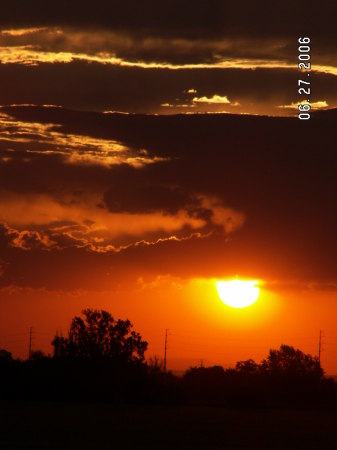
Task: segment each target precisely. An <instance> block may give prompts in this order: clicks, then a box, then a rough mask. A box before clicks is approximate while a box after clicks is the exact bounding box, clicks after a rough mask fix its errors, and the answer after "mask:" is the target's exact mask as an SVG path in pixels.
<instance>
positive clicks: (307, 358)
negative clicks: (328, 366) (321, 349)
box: [261, 345, 324, 379]
mask: <svg viewBox="0 0 337 450" xmlns="http://www.w3.org/2000/svg"><path fill="white" fill-rule="evenodd" d="M261 367H262V370H263V371H264V372H265V373H268V374H270V375H275V376H284V375H287V376H296V377H310V378H312V379H320V378H321V377H322V376H323V373H324V372H323V370H322V368H321V366H320V363H319V360H318V358H316V357H312V356H311V355H309V354H305V353H303V352H302V351H301V350H298V349H295V348H294V347H292V346H289V345H281V347H280V349H279V350H269V355H268V357H267V359H264V360H263V361H262V363H261Z"/></svg>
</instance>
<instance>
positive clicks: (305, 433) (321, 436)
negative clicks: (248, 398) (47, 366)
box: [0, 402, 337, 450]
mask: <svg viewBox="0 0 337 450" xmlns="http://www.w3.org/2000/svg"><path fill="white" fill-rule="evenodd" d="M0 449H1V450H17V449H31V450H33V449H34V450H35V449H46V450H49V449H53V450H63V449H67V450H68V449H69V450H70V449H71V450H74V449H81V450H82V449H97V450H101V449H102V450H103V449H104V450H105V449H121V450H122V449H134V450H137V449H142V450H147V449H148V450H152V449H153V450H161V449H165V450H176V449H178V450H180V449H186V450H187V449H188V450H190V449H191V450H193V449H194V450H199V449H202V450H213V449H214V450H215V449H233V450H236V449H246V450H253V449H254V450H264V449H268V450H281V449H282V450H290V449H291V450H292V449H296V450H302V449H303V450H311V449H315V450H330V449H331V450H336V449H337V413H336V412H329V411H320V412H319V411H298V410H297V411H286V410H273V411H253V410H229V409H224V408H215V407H214V408H211V407H187V406H182V407H157V406H111V405H106V404H104V405H101V404H86V403H84V404H64V403H21V402H20V403H19V402H17V403H2V404H0Z"/></svg>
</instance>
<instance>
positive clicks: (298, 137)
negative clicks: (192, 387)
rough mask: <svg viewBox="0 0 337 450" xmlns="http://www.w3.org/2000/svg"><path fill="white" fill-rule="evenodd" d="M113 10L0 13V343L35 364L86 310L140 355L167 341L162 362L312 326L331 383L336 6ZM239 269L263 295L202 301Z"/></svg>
mask: <svg viewBox="0 0 337 450" xmlns="http://www.w3.org/2000/svg"><path fill="white" fill-rule="evenodd" d="M117 3H118V5H117V4H116V2H110V1H107V0H102V2H100V4H101V8H100V7H98V5H96V6H97V7H95V8H92V7H91V6H90V7H88V4H87V3H85V2H77V1H75V0H74V1H73V2H71V5H70V3H69V4H68V3H67V4H66V3H65V2H61V3H60V2H55V1H53V0H51V1H50V2H47V3H46V5H45V8H41V2H38V1H37V0H32V1H30V2H29V5H28V6H27V5H24V4H23V3H22V2H20V1H19V0H12V1H11V2H10V3H8V2H7V3H6V4H4V5H3V7H2V12H1V16H0V85H1V90H0V348H6V349H8V350H9V351H12V352H13V355H14V356H19V357H26V356H27V354H28V338H29V328H30V327H31V326H33V327H34V328H33V330H34V334H33V338H34V339H33V348H35V349H42V350H44V351H46V352H49V351H51V348H50V342H51V340H52V338H53V336H54V334H55V332H56V331H58V332H60V331H61V330H62V332H63V333H66V332H67V330H68V327H69V325H70V321H71V318H72V317H73V316H75V315H78V314H80V311H81V310H82V309H83V308H87V307H88V308H98V309H107V310H108V311H110V312H111V314H112V315H113V316H114V317H120V318H123V319H124V318H129V319H130V320H131V322H132V323H133V324H134V327H135V329H136V330H137V331H139V332H140V333H141V335H142V336H143V337H144V338H145V339H146V340H147V341H148V342H149V350H148V352H147V356H148V357H150V356H153V355H157V356H159V357H162V356H163V346H164V335H165V329H169V347H168V367H169V368H171V369H179V368H180V369H181V368H186V367H188V366H189V365H191V364H200V361H201V360H203V363H204V364H206V365H207V364H222V365H224V366H226V367H228V366H233V365H234V364H235V362H236V361H238V360H242V359H247V358H254V359H255V360H256V361H257V362H259V361H260V360H261V359H262V358H263V357H266V356H267V353H268V350H269V349H270V348H275V347H278V346H279V345H281V344H283V343H284V344H289V345H293V346H295V347H299V348H300V349H301V350H302V351H304V352H308V353H311V354H317V352H318V338H319V333H320V330H323V332H324V338H323V353H322V364H323V367H324V369H325V370H326V371H327V372H328V373H331V374H337V332H335V331H334V329H335V324H334V317H335V316H336V312H337V311H336V309H337V302H336V293H337V266H336V254H337V235H336V229H337V210H336V203H337V202H336V200H337V199H336V173H337V157H336V155H337V153H336V150H335V141H336V136H335V129H336V122H337V110H336V106H337V45H336V43H337V36H336V27H335V23H334V20H335V17H336V14H337V6H336V5H337V4H336V5H335V4H333V2H330V4H329V10H328V9H324V8H321V5H320V4H317V6H312V7H311V8H304V9H303V7H302V5H300V4H297V3H296V2H293V1H291V0H285V1H283V2H282V4H280V5H278V9H277V15H276V14H275V12H276V10H275V6H273V5H272V3H270V2H263V3H264V6H263V14H261V10H259V8H258V7H257V6H256V5H255V3H254V5H253V6H252V3H251V2H248V1H245V0H242V1H241V2H219V1H217V0H209V1H208V2H202V1H199V0H196V1H195V2H194V6H193V8H191V3H190V2H187V1H184V0H181V1H179V2H165V1H163V2H161V3H160V8H158V5H159V3H158V1H157V0H147V1H145V2H133V1H125V2H117ZM65 5H66V7H65ZM130 12H132V15H130ZM290 12H292V13H291V14H290ZM276 16H277V20H276V19H275V17H276ZM131 17H132V20H131ZM299 17H301V18H302V19H301V20H300V21H299V19H298V18H299ZM309 35H310V49H309V50H308V51H309V52H310V61H311V62H312V67H311V69H310V73H308V74H306V76H307V77H308V78H306V79H309V77H310V80H312V84H311V88H312V89H311V91H310V99H309V100H310V104H311V113H312V115H311V119H310V120H307V121H300V120H298V118H297V112H298V111H297V108H298V103H299V102H302V101H306V102H308V99H306V98H304V97H303V96H302V97H301V95H300V93H299V92H298V90H297V88H298V80H299V78H300V77H303V76H304V75H303V72H300V71H299V69H298V52H299V49H298V45H299V42H298V38H299V36H309ZM306 83H308V82H306ZM236 275H239V276H241V277H242V278H247V279H253V280H254V279H259V280H260V282H261V295H260V299H259V300H258V302H257V303H256V304H254V305H253V306H251V307H249V308H247V309H244V310H233V309H230V308H229V307H227V306H225V305H224V304H223V303H222V302H221V300H220V299H219V297H218V295H217V293H216V289H215V280H216V279H228V278H231V277H235V276H236Z"/></svg>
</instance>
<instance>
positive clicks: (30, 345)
mask: <svg viewBox="0 0 337 450" xmlns="http://www.w3.org/2000/svg"><path fill="white" fill-rule="evenodd" d="M32 342H33V327H30V328H29V353H28V359H30V358H31V356H32Z"/></svg>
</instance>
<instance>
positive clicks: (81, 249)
mask: <svg viewBox="0 0 337 450" xmlns="http://www.w3.org/2000/svg"><path fill="white" fill-rule="evenodd" d="M3 111H6V112H7V113H9V112H10V113H11V115H12V116H13V117H14V118H16V119H17V120H18V121H21V122H27V123H28V122H31V123H45V124H46V123H53V124H55V126H57V127H56V129H58V130H59V132H62V133H64V134H65V135H66V134H69V135H71V134H77V135H83V136H91V137H97V136H100V138H101V139H112V140H116V141H119V142H120V143H121V144H123V145H125V146H131V147H132V148H136V149H141V148H146V149H147V150H148V152H149V154H150V155H151V157H155V156H157V157H164V158H166V159H165V160H163V161H161V162H158V163H155V164H149V165H145V166H143V167H140V168H135V167H132V166H128V165H125V164H122V165H116V166H111V167H107V166H96V165H94V164H83V163H82V162H81V161H78V162H77V163H75V164H68V163H67V162H66V161H65V160H64V159H62V158H61V157H60V156H58V155H56V156H55V155H53V154H48V153H46V154H43V155H41V154H40V155H38V156H37V157H36V158H34V159H33V160H32V161H31V162H30V163H29V164H27V162H25V161H24V156H25V153H24V150H23V149H21V150H20V151H19V152H18V154H16V153H15V157H14V158H13V159H12V160H11V161H5V162H2V163H1V164H0V169H1V171H2V176H1V188H2V189H3V190H4V192H5V193H4V194H3V195H2V197H1V202H2V203H1V204H2V207H3V208H4V207H6V205H7V203H6V196H7V200H8V199H9V201H10V202H11V204H12V205H15V204H17V206H18V208H19V207H20V203H18V201H19V199H20V198H22V200H21V201H22V202H24V201H25V199H27V198H28V200H29V201H28V204H29V205H30V207H29V208H27V211H24V214H23V213H22V212H21V213H20V215H19V216H18V217H19V219H20V218H21V217H24V216H25V215H28V216H27V217H28V218H27V219H26V220H25V221H24V222H22V223H21V225H20V224H17V225H15V224H14V223H13V224H9V226H10V228H11V229H12V230H15V231H11V232H8V228H4V231H3V235H2V253H1V254H2V260H3V261H4V265H3V269H2V270H3V271H4V274H3V276H2V278H1V282H2V283H3V285H6V284H11V283H14V284H15V283H17V284H23V285H30V283H31V285H34V286H35V287H36V286H38V285H43V286H49V287H55V286H56V285H59V286H61V285H65V286H67V287H71V288H75V287H82V286H84V287H88V286H91V284H90V283H91V282H92V284H94V282H93V281H92V277H94V278H95V277H96V278H95V279H96V280H97V279H99V280H102V286H105V287H106V286H107V284H108V283H109V282H111V283H112V282H113V280H117V279H118V278H119V277H121V278H123V277H127V276H128V274H129V276H130V274H131V273H132V274H133V275H132V276H136V274H137V275H139V276H141V275H142V274H143V273H150V272H152V273H174V274H177V275H179V274H180V275H183V276H193V275H195V276H196V275H199V276H201V275H203V276H206V275H208V276H215V275H217V274H219V275H220V276H221V274H222V275H224V274H226V273H230V274H233V273H243V272H244V273H246V274H249V273H250V275H252V276H259V277H261V278H267V277H269V278H270V277H271V278H272V279H279V278H283V279H284V280H285V281H289V280H294V279H300V280H302V281H304V282H311V281H316V282H321V283H322V282H327V283H333V282H335V281H336V275H337V274H336V264H335V255H336V250H337V241H336V233H335V230H336V227H337V213H336V208H335V203H336V181H335V179H336V173H337V159H336V152H335V150H334V147H333V145H331V144H332V142H334V127H335V121H336V112H334V111H330V112H329V111H328V112H325V113H324V112H322V113H320V114H317V115H313V117H312V119H311V120H310V121H308V122H300V121H299V120H297V119H291V118H267V117H252V116H231V115H178V116H142V115H119V114H111V115H106V114H99V113H85V112H74V111H65V110H63V109H60V108H54V109H53V108H33V107H26V108H23V107H21V108H7V109H5V110H3ZM15 139H16V137H14V141H13V142H12V143H9V144H8V145H11V146H14V147H15ZM20 152H21V153H20ZM6 154H8V153H6ZM29 193H30V195H31V197H27V195H28V194H29ZM93 193H95V197H94V202H96V203H92V200H90V199H91V196H92V195H93ZM10 195H16V197H15V199H14V197H13V199H12V201H11V197H10ZM41 196H42V197H41ZM43 196H47V197H48V199H47V200H45V199H44V197H43ZM41 198H42V200H41ZM41 201H43V202H44V203H42V206H41ZM39 202H40V203H39ZM48 202H49V203H48ZM90 202H91V203H90ZM39 205H40V206H39ZM90 205H91V206H90ZM59 208H61V212H62V213H63V211H66V214H68V215H69V217H68V222H67V221H66V220H65V218H64V219H63V221H59V222H58V223H57V222H52V221H51V219H49V222H48V221H47V222H43V220H42V219H41V220H40V224H36V223H35V224H33V223H31V224H30V223H29V218H30V216H29V210H32V214H35V216H37V217H39V215H41V214H42V213H43V212H44V211H45V212H48V214H50V217H53V211H54V210H55V211H56V213H57V214H60V212H59ZM90 208H91V209H90ZM226 208H227V209H226ZM228 208H232V209H231V210H228ZM21 211H22V210H21ZM41 211H42V213H41ZM81 211H84V213H83V212H81ZM100 211H101V213H102V214H104V216H101V215H100V214H101V213H100ZM179 211H184V212H185V214H186V218H191V219H194V220H197V219H200V220H202V221H203V222H201V223H200V225H199V228H195V229H192V228H191V227H192V225H191V223H190V224H189V223H188V221H187V219H186V218H181V216H179ZM9 212H11V211H9ZM9 212H8V210H7V209H6V211H5V210H3V211H2V213H3V214H4V213H6V214H9ZM56 213H55V214H56ZM150 213H155V214H160V213H163V214H164V216H163V217H164V218H165V217H166V218H168V219H170V220H171V219H172V218H174V217H176V218H177V217H180V219H179V221H180V222H179V226H177V228H176V229H175V231H170V229H169V228H168V229H166V230H165V229H162V230H161V229H160V228H161V225H159V226H158V227H159V228H158V229H151V228H140V230H141V231H139V232H138V231H137V235H136V236H135V235H134V236H133V238H132V239H131V238H130V236H131V235H132V232H131V231H130V230H131V229H132V227H134V226H136V225H137V226H138V225H139V226H140V227H141V224H134V223H133V219H132V214H145V215H146V214H150ZM240 213H242V214H244V217H245V220H244V221H243V222H240V221H241V218H240V216H239V214H240ZM11 214H13V217H17V216H15V214H16V211H12V212H11ZM48 214H47V216H48ZM113 214H121V215H122V216H121V218H120V217H119V216H118V217H119V218H117V216H116V218H114V217H115V216H113ZM124 214H131V215H130V216H127V215H126V216H125V220H124V221H123V227H122V228H121V231H118V234H116V233H115V234H113V235H111V236H107V235H106V234H105V232H97V231H95V226H94V225H96V224H99V221H100V220H103V221H109V222H104V223H105V226H107V227H108V228H109V227H110V228H113V227H114V226H115V225H114V221H116V220H122V219H123V217H124ZM48 217H49V216H48ZM110 217H112V218H113V219H111V220H110ZM156 217H157V216H156ZM19 219H16V220H19ZM70 219H72V220H70ZM75 219H76V220H75ZM88 219H91V222H90V221H89V222H88ZM13 220H14V219H13ZM134 220H135V221H136V222H137V221H139V220H141V216H137V217H135V219H134ZM146 220H148V222H150V221H151V220H150V219H149V218H148V219H146ZM154 220H158V217H157V218H156V219H154ZM163 220H164V219H163ZM175 220H178V219H175ZM230 220H233V221H234V223H236V224H237V225H236V227H234V232H230V233H229V232H225V230H226V228H225V226H226V223H227V224H228V221H230ZM164 223H165V221H164V222H163V224H164ZM238 224H239V225H238ZM158 230H159V231H158ZM193 233H195V236H194V237H191V236H193ZM210 233H211V234H210ZM171 236H174V239H169V238H170V237H171ZM207 236H208V237H207ZM158 239H159V241H158ZM160 239H161V240H160ZM141 241H144V242H143V243H140V242H141ZM146 241H148V242H146ZM137 242H138V244H137ZM13 244H14V245H13ZM123 245H124V248H123ZM109 246H110V247H109ZM113 246H115V247H113ZM120 246H122V247H120ZM116 250H117V251H116ZM70 267H72V269H71V270H72V272H71V273H73V272H76V274H75V275H74V277H72V276H71V277H70V276H69V275H68V276H66V270H70ZM91 270H92V271H93V272H92V273H91ZM69 273H70V272H69ZM80 274H83V276H82V275H80ZM99 274H100V275H99ZM53 276H54V278H53ZM62 277H63V278H62ZM87 277H88V279H87ZM97 277H98V278H97ZM62 280H63V281H62ZM116 282H117V281H116Z"/></svg>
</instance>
